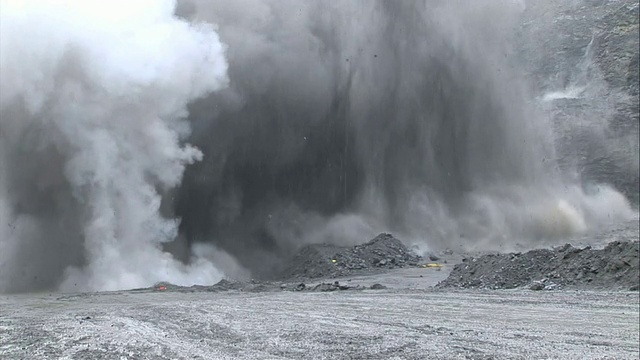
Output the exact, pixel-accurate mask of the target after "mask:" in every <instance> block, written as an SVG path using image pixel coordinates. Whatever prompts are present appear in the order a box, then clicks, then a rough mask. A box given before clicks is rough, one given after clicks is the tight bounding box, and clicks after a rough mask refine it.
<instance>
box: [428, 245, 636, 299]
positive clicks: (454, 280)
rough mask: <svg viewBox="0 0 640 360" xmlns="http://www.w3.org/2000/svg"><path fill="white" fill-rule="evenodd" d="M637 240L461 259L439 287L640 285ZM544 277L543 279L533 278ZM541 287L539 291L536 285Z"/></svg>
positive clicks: (614, 286)
mask: <svg viewBox="0 0 640 360" xmlns="http://www.w3.org/2000/svg"><path fill="white" fill-rule="evenodd" d="M638 252H639V251H638V242H637V241H635V242H620V241H614V242H612V243H609V244H608V245H607V246H606V247H605V248H604V249H601V250H594V249H591V248H588V247H587V248H582V249H579V248H575V247H573V246H571V245H565V246H562V247H557V248H554V249H540V250H532V251H529V252H526V253H521V254H519V253H511V254H490V255H483V256H480V257H473V258H465V259H464V260H463V262H462V263H460V264H458V265H456V266H455V267H454V269H453V271H452V272H451V274H450V275H449V277H448V278H447V279H445V280H444V281H442V282H440V283H439V284H438V285H437V286H438V287H457V288H482V289H514V288H523V287H528V288H530V289H531V290H543V289H544V290H553V289H558V288H574V289H580V288H589V289H607V290H614V289H625V290H626V289H629V288H631V287H633V286H637V285H638V279H639V278H640V264H639V261H640V259H639V257H638ZM537 279H542V280H537ZM538 288H540V289H538Z"/></svg>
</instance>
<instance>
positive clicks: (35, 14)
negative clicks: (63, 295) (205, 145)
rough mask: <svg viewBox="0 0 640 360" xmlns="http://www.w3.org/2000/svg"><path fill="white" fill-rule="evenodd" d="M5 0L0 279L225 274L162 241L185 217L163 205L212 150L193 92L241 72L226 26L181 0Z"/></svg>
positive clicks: (0, 286) (75, 281) (193, 278)
mask: <svg viewBox="0 0 640 360" xmlns="http://www.w3.org/2000/svg"><path fill="white" fill-rule="evenodd" d="M1 6H2V7H1V14H2V15H1V16H2V17H1V19H0V27H1V28H0V36H1V48H0V61H1V62H0V65H1V79H2V81H1V86H2V88H1V92H0V96H1V97H0V111H1V122H0V175H1V179H0V189H1V190H0V191H1V192H0V214H1V217H0V226H1V230H0V266H1V267H0V290H4V291H19V290H26V289H33V288H39V287H40V286H52V285H54V286H55V285H57V284H58V283H60V286H61V287H62V288H63V289H66V290H74V289H119V288H131V287H139V286H147V285H149V284H152V283H153V282H156V281H160V280H167V281H171V282H175V283H182V284H190V283H202V282H205V283H210V282H213V281H216V280H219V279H220V277H221V274H220V273H219V272H218V271H217V270H216V268H215V267H214V265H213V263H211V262H210V261H209V260H207V259H206V258H202V257H194V258H193V259H191V260H192V261H191V263H190V264H189V265H184V264H182V263H181V262H179V261H177V260H176V259H174V258H173V256H172V255H170V254H169V253H166V252H163V251H162V247H161V246H162V244H163V243H166V242H170V241H173V240H174V239H175V238H176V236H177V231H178V225H179V222H178V221H177V220H175V219H171V218H166V217H164V216H162V215H161V213H160V212H161V198H162V194H164V193H165V192H167V191H168V190H170V189H172V188H173V187H175V186H176V185H178V184H179V183H180V182H181V179H182V175H183V172H184V169H185V166H186V165H188V164H191V163H193V162H194V161H198V160H201V159H202V153H201V152H200V151H199V150H198V149H196V148H194V147H193V146H190V145H188V144H187V145H185V144H183V143H182V140H183V139H184V138H185V137H186V136H188V135H189V133H190V128H189V125H188V123H187V122H186V121H185V118H186V116H187V109H186V106H187V104H188V103H189V102H191V101H193V100H195V99H197V98H199V97H202V96H204V95H206V94H208V93H210V92H212V91H215V90H218V89H220V88H222V87H224V86H226V84H227V82H228V80H227V62H226V60H225V57H224V46H223V45H222V43H221V42H220V40H219V38H218V35H217V34H216V32H215V31H214V29H213V27H212V26H210V25H204V24H198V25H190V24H188V23H186V22H184V21H180V20H177V19H176V18H175V17H174V16H173V12H174V6H175V4H174V3H173V2H172V1H149V0H144V1H132V2H130V1H120V0H119V1H108V2H103V1H72V0H69V1H59V0H51V1H21V0H20V1H2V5H1ZM194 256H195V255H194Z"/></svg>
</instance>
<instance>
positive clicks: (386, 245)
mask: <svg viewBox="0 0 640 360" xmlns="http://www.w3.org/2000/svg"><path fill="white" fill-rule="evenodd" d="M420 260H421V257H420V256H418V255H416V254H415V253H414V252H413V251H411V250H409V249H408V248H407V247H406V246H405V245H404V244H403V243H402V242H401V241H400V240H398V239H396V238H394V237H393V236H392V235H390V234H380V235H378V236H376V237H375V238H374V239H373V240H371V241H369V242H367V243H365V244H361V245H356V246H353V247H343V246H335V245H329V244H316V245H308V246H305V247H304V248H302V249H301V250H300V251H299V252H298V253H297V254H296V255H295V256H293V257H292V259H291V260H290V261H289V265H288V266H287V267H286V268H285V270H284V271H283V272H282V273H281V274H280V276H279V278H280V279H314V278H328V277H342V276H347V275H352V274H357V273H362V272H367V271H369V272H370V271H373V270H375V271H379V270H381V269H395V268H403V267H408V266H417V264H418V263H419V262H420Z"/></svg>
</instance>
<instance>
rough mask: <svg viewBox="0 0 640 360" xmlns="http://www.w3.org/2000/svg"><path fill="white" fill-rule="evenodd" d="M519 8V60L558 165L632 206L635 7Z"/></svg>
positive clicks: (633, 0) (545, 2) (637, 43)
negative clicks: (552, 138)
mask: <svg viewBox="0 0 640 360" xmlns="http://www.w3.org/2000/svg"><path fill="white" fill-rule="evenodd" d="M526 4H527V7H526V10H525V13H524V20H523V25H522V27H521V28H520V29H519V33H518V36H519V37H520V38H521V41H519V44H520V47H519V48H520V49H519V53H520V55H521V56H520V58H519V61H520V62H521V63H522V64H524V66H525V68H526V69H527V72H528V73H529V77H530V78H531V80H532V81H531V82H532V83H533V84H534V89H533V91H534V93H536V95H537V96H539V98H540V99H542V103H543V107H544V108H545V109H546V110H547V111H548V113H549V115H550V116H551V118H552V119H553V124H554V126H555V133H556V134H557V139H556V144H557V148H558V155H559V158H560V162H561V164H562V166H563V167H564V168H565V169H566V170H567V171H568V172H573V171H574V170H577V172H578V173H579V174H580V176H581V178H582V180H583V181H584V182H586V183H608V184H611V185H613V186H614V187H616V188H617V189H618V190H620V191H622V192H623V193H624V194H625V195H626V196H627V197H628V198H629V199H630V200H631V201H632V202H633V203H635V204H638V201H639V195H638V181H639V180H640V178H639V176H638V162H639V155H638V154H639V152H640V150H639V149H640V146H639V141H638V136H639V105H638V104H639V100H638V89H639V80H640V79H639V73H640V71H639V62H638V57H639V56H640V50H639V49H640V33H639V27H638V23H639V20H638V18H639V11H640V6H639V2H638V0H571V1H569V0H561V1H558V0H531V1H527V2H526Z"/></svg>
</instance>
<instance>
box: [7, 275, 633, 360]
mask: <svg viewBox="0 0 640 360" xmlns="http://www.w3.org/2000/svg"><path fill="white" fill-rule="evenodd" d="M448 271H450V269H449V268H447V267H445V268H444V270H441V271H436V270H433V269H415V268H413V269H401V270H395V271H391V272H389V273H387V274H379V275H372V276H369V277H367V276H361V277H354V278H349V279H345V278H341V282H350V283H352V284H356V283H358V284H363V285H370V284H373V283H376V282H379V283H382V284H384V285H386V286H388V287H389V288H388V289H386V290H362V291H336V292H294V291H275V292H261V293H253V292H242V291H235V290H232V291H223V292H215V293H212V292H190V293H185V292H174V291H169V290H167V291H161V292H157V291H156V292H154V291H146V292H145V291H129V292H117V293H102V294H78V295H65V296H63V295H55V294H52V295H30V296H24V295H22V296H3V297H0V358H2V359H425V358H429V359H586V358H588V359H637V358H638V356H639V352H638V337H639V331H640V330H639V325H638V324H639V314H638V306H639V301H638V300H639V299H638V293H637V292H636V293H628V292H617V293H609V292H571V291H553V292H552V291H545V292H533V291H505V290H501V291H491V292H487V291H450V290H447V291H444V290H433V289H430V288H429V287H430V286H432V285H434V284H435V283H437V282H438V281H441V280H442V279H443V278H444V277H446V274H447V272H448ZM421 275H422V277H421Z"/></svg>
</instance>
